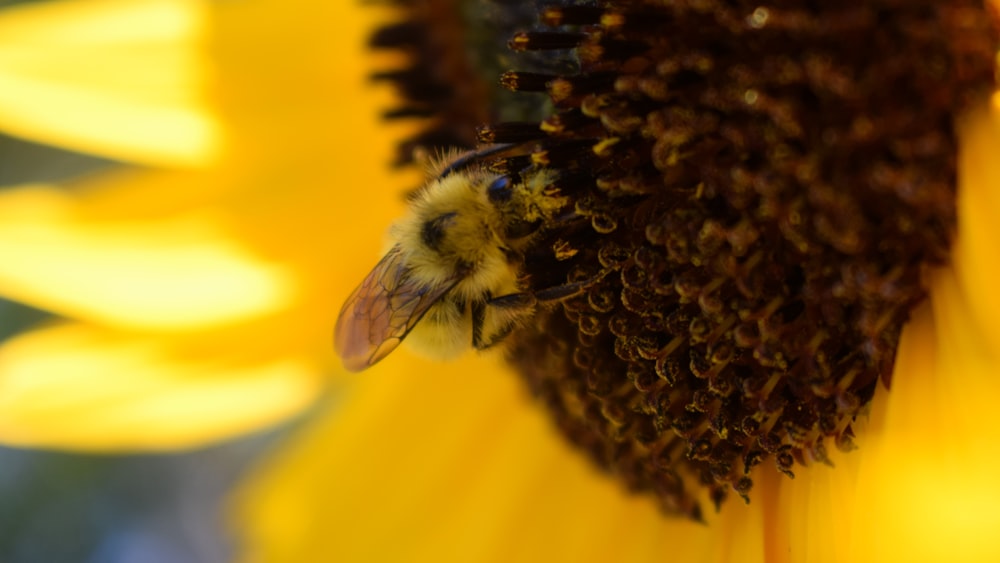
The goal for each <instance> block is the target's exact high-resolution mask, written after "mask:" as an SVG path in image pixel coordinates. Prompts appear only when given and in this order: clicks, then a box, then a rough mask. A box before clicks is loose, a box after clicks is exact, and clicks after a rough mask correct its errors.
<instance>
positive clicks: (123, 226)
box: [0, 173, 296, 329]
mask: <svg viewBox="0 0 1000 563" xmlns="http://www.w3.org/2000/svg"><path fill="white" fill-rule="evenodd" d="M156 176H157V174H155V173H148V174H147V175H145V176H143V175H139V176H138V177H133V178H134V179H135V180H136V183H139V184H141V183H142V182H144V181H149V182H150V183H152V184H154V185H158V186H160V187H161V188H162V187H164V186H163V185H162V182H160V181H158V179H157V178H156ZM126 209H128V208H126ZM131 209H136V207H132V208H131ZM108 211H109V210H108V209H107V207H104V208H100V209H94V208H88V207H87V206H85V205H79V204H78V202H77V198H76V197H74V195H72V192H67V191H65V190H56V189H52V188H47V187H43V186H36V187H31V188H22V189H16V190H5V191H3V192H0V240H2V241H3V242H2V243H0V292H2V293H3V294H4V295H5V296H7V297H9V298H12V299H16V300H19V301H23V302H25V303H29V304H32V305H34V306H36V307H40V308H43V309H48V310H51V311H55V312H58V313H60V314H63V315H67V316H74V317H79V318H86V319H90V320H92V321H96V322H103V323H108V324H112V325H121V326H133V327H158V328H169V329H177V328H183V327H192V326H196V327H204V326H206V325H213V324H223V323H231V322H235V321H239V320H246V319H248V318H253V317H259V316H262V315H266V314H272V313H274V312H276V311H279V310H282V309H283V308H285V307H287V306H288V305H289V303H290V302H291V301H292V300H293V298H294V296H295V292H296V288H295V279H294V277H293V275H292V274H291V273H290V270H288V269H287V268H286V267H282V266H279V265H276V264H272V263H268V262H265V261H263V260H261V259H260V258H258V257H256V256H255V255H254V254H253V253H252V252H251V251H250V250H248V249H247V248H245V247H243V245H242V244H241V243H240V242H239V241H237V240H234V238H233V236H232V234H231V233H229V232H227V231H226V228H225V227H224V225H225V223H226V219H225V217H224V216H222V215H220V211H219V210H217V209H213V208H194V209H191V210H187V211H184V212H178V213H174V214H166V215H163V216H150V215H148V214H139V213H137V214H136V215H133V216H131V217H129V216H127V215H126V216H124V217H122V216H115V217H106V216H104V217H102V215H103V214H105V213H107V212H108Z"/></svg>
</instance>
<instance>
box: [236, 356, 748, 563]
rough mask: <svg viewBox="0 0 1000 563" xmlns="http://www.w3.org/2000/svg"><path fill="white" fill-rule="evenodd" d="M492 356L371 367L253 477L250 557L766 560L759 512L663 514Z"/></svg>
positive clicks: (245, 523)
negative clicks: (574, 443)
mask: <svg viewBox="0 0 1000 563" xmlns="http://www.w3.org/2000/svg"><path fill="white" fill-rule="evenodd" d="M489 361H490V360H488V359H476V360H473V359H466V360H462V361H459V362H456V363H452V364H445V365H437V364H429V363H425V362H422V361H419V360H415V359H412V358H409V357H408V356H407V355H406V353H405V352H397V354H396V355H394V356H393V357H391V358H389V359H388V360H386V362H385V363H384V364H380V365H379V366H378V368H376V369H373V370H372V371H371V372H369V373H366V374H365V376H364V378H363V379H359V380H358V381H357V382H356V385H354V386H352V387H351V391H350V393H348V394H347V395H346V397H345V402H344V403H343V404H337V405H335V407H334V408H331V409H330V411H329V413H328V416H326V417H325V418H323V419H322V420H320V421H317V422H316V423H315V424H314V425H313V427H312V428H311V429H310V430H309V431H308V433H307V434H304V435H302V436H300V437H299V438H298V440H297V441H296V442H295V443H294V444H292V445H291V446H290V447H289V451H286V452H284V455H282V456H279V457H278V458H277V460H276V461H272V463H271V466H270V467H268V468H266V469H265V470H264V471H263V472H262V473H260V474H258V475H257V476H256V478H255V479H254V480H252V481H250V482H249V483H248V484H247V486H246V488H245V490H244V491H243V494H242V496H241V497H240V498H239V504H238V510H239V512H238V513H237V518H238V521H239V523H240V525H241V527H242V531H243V536H244V539H246V541H247V543H246V544H245V549H244V552H243V554H242V560H243V561H247V562H256V561H269V562H274V561H304V560H338V561H497V562H501V561H546V562H548V561H583V562H586V561H649V562H655V561H663V560H664V557H667V556H669V557H671V558H674V559H675V560H678V561H682V560H683V561H688V560H690V561H694V560H697V561H731V560H739V561H748V562H753V561H762V560H763V542H762V537H763V534H762V532H761V527H762V522H763V519H762V517H761V511H760V508H759V507H758V506H755V505H752V506H751V507H749V508H748V507H744V506H742V504H741V503H738V502H733V503H729V504H728V505H727V507H726V508H725V509H724V511H723V513H722V514H721V515H718V516H716V515H711V519H712V520H713V522H712V525H711V526H705V525H700V524H694V523H691V522H687V521H682V520H677V519H671V518H665V517H663V515H662V514H660V513H659V511H658V510H657V509H656V507H655V506H654V504H653V503H652V501H651V500H650V499H648V498H645V497H635V496H629V495H628V494H626V493H624V492H623V491H622V490H621V488H620V486H619V484H618V483H617V482H616V481H614V480H612V479H610V478H609V477H607V476H605V475H603V474H601V473H600V472H598V471H597V470H596V469H595V468H593V467H591V465H590V464H589V463H588V462H587V461H586V460H585V459H584V457H583V456H582V455H581V454H580V453H579V452H577V451H574V450H571V449H570V448H569V447H568V446H567V445H566V444H565V442H564V440H563V439H562V438H561V437H560V436H557V435H556V433H555V432H554V430H553V428H552V426H551V423H550V422H549V421H548V420H547V419H546V418H545V416H544V415H543V413H542V411H541V410H540V409H539V408H538V406H537V405H536V404H533V403H532V402H530V401H528V400H526V399H527V398H526V397H525V393H524V390H523V389H522V388H521V385H520V383H519V382H518V381H517V379H516V377H515V376H513V375H512V374H509V373H502V372H497V371H496V370H495V369H494V368H493V367H492V366H491V365H490V364H489V363H487V362H489ZM393 370H395V371H393ZM386 538H392V540H391V541H386ZM734 557H738V559H733V558H734Z"/></svg>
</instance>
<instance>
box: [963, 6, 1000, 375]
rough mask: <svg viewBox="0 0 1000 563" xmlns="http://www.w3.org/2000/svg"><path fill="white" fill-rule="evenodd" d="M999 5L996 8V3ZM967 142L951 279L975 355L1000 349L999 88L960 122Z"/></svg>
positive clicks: (993, 356)
mask: <svg viewBox="0 0 1000 563" xmlns="http://www.w3.org/2000/svg"><path fill="white" fill-rule="evenodd" d="M998 9H1000V8H998ZM959 131H960V133H961V134H962V138H963V140H964V141H965V142H964V143H963V147H962V151H961V153H960V154H959V178H958V181H959V199H958V216H959V224H958V231H959V232H958V238H957V241H956V244H955V248H954V250H953V251H952V261H953V264H954V271H955V281H956V282H957V283H958V284H959V285H960V287H959V288H957V289H959V290H960V291H961V293H962V296H963V299H964V301H965V303H966V306H965V308H966V309H967V312H968V315H969V318H968V319H967V320H968V322H970V323H973V324H972V325H971V326H970V327H969V329H968V330H967V331H966V333H965V334H963V338H965V339H967V338H973V339H976V341H975V342H974V343H969V344H970V345H974V346H975V349H976V350H977V354H989V355H990V361H991V362H996V357H997V355H998V354H1000V323H998V322H997V319H1000V292H998V291H997V290H996V286H995V285H994V284H995V283H996V280H998V279H1000V252H998V251H997V240H998V238H1000V233H998V228H997V221H998V218H1000V163H998V155H1000V92H998V93H994V94H993V97H992V99H991V100H990V104H989V109H988V111H987V110H984V111H977V112H972V113H971V114H970V115H969V116H967V117H966V118H965V120H963V121H962V122H961V123H959Z"/></svg>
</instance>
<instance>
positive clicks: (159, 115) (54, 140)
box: [0, 0, 221, 165]
mask: <svg viewBox="0 0 1000 563" xmlns="http://www.w3.org/2000/svg"><path fill="white" fill-rule="evenodd" d="M206 19H207V8H206V6H205V5H204V3H203V2H198V1H195V0H97V1H84V0H72V1H63V2H39V3H32V4H29V5H23V6H18V7H16V8H7V9H4V10H2V11H0V127H3V129H4V130H5V131H6V132H8V133H10V134H13V135H19V136H23V137H25V138H28V139H32V140H34V141H37V142H41V143H47V144H52V145H57V146H61V147H64V148H68V149H71V150H76V151H81V152H88V153H91V154H97V155H101V156H105V157H108V158H112V159H118V160H125V161H132V162H137V163H145V164H152V165H203V164H205V163H207V162H209V161H211V160H212V159H214V158H215V157H216V156H217V153H218V152H219V150H220V144H221V138H220V131H219V126H218V124H217V122H216V121H215V119H214V118H213V117H212V114H211V112H210V109H209V107H208V105H207V103H206V100H205V89H206V82H207V81H208V79H209V69H208V67H207V66H206V60H205V57H204V56H203V53H202V51H203V42H204V40H205V38H204V35H205V28H206Z"/></svg>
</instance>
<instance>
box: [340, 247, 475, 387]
mask: <svg viewBox="0 0 1000 563" xmlns="http://www.w3.org/2000/svg"><path fill="white" fill-rule="evenodd" d="M411 274H412V272H411V270H410V268H409V266H408V265H407V264H406V261H405V260H404V258H403V254H402V252H401V251H400V249H399V246H394V247H392V249H391V250H389V252H388V253H386V255H385V257H383V258H382V260H381V261H380V262H379V263H378V264H377V265H376V266H375V268H374V269H372V271H371V273H369V274H368V277H366V278H365V280H364V281H363V282H361V285H359V286H358V288H357V289H355V290H354V293H352V294H351V296H350V297H348V298H347V301H346V302H345V303H344V307H343V309H341V310H340V317H339V318H338V319H337V328H336V330H335V332H334V346H335V348H336V350H337V354H339V355H340V358H341V360H343V362H344V367H346V368H347V369H348V370H350V371H361V370H363V369H365V368H367V367H369V366H372V365H374V364H375V363H376V362H378V361H379V360H381V359H382V358H384V357H386V356H388V355H389V352H392V351H393V350H394V349H395V348H396V347H397V346H399V343H400V342H402V341H403V339H404V338H406V335H407V334H408V333H409V332H410V330H412V329H413V327H414V326H415V325H416V324H417V322H418V321H420V319H421V318H422V317H423V316H424V314H425V313H426V312H427V310H428V309H430V307H431V305H433V304H434V303H436V302H437V301H438V300H439V299H441V297H442V296H444V294H445V293H447V292H448V291H449V290H450V289H451V288H453V287H455V284H456V283H458V281H459V279H460V277H459V276H458V275H456V276H454V277H453V278H452V279H449V280H446V281H445V282H444V283H438V284H426V283H422V282H419V281H417V280H415V279H413V276H412V275H411Z"/></svg>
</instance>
